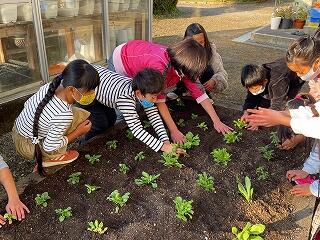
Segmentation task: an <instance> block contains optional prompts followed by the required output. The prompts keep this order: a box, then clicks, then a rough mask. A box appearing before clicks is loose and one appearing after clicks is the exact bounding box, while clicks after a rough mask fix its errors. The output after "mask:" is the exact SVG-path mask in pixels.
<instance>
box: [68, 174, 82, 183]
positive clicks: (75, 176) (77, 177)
mask: <svg viewBox="0 0 320 240" xmlns="http://www.w3.org/2000/svg"><path fill="white" fill-rule="evenodd" d="M80 176H81V172H75V173H72V174H70V175H69V178H68V180H67V182H68V183H70V184H72V185H74V184H77V183H79V181H80Z"/></svg>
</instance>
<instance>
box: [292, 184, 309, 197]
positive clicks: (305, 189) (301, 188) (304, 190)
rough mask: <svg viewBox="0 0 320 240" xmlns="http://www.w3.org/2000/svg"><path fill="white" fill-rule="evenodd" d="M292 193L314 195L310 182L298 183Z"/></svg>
mask: <svg viewBox="0 0 320 240" xmlns="http://www.w3.org/2000/svg"><path fill="white" fill-rule="evenodd" d="M290 193H291V194H292V195H296V196H310V195H312V193H311V191H310V184H302V185H296V186H294V187H293V188H292V189H291V190H290Z"/></svg>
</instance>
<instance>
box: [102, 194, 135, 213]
mask: <svg viewBox="0 0 320 240" xmlns="http://www.w3.org/2000/svg"><path fill="white" fill-rule="evenodd" d="M129 196H130V193H129V192H127V193H125V194H123V195H122V196H121V194H120V193H119V191H118V190H114V191H113V192H112V193H111V194H110V195H109V197H108V198H107V199H108V200H109V201H110V202H112V203H114V204H116V209H115V213H118V212H119V210H120V208H122V207H123V206H124V205H125V204H126V202H128V200H129Z"/></svg>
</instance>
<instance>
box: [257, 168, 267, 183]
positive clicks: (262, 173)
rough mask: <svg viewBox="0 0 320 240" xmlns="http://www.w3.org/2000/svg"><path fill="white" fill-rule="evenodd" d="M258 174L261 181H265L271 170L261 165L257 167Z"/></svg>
mask: <svg viewBox="0 0 320 240" xmlns="http://www.w3.org/2000/svg"><path fill="white" fill-rule="evenodd" d="M256 174H257V175H258V180H259V181H265V180H267V179H268V177H269V172H268V171H267V169H266V168H265V167H264V166H260V167H258V168H257V169H256Z"/></svg>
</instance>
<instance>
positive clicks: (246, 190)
mask: <svg viewBox="0 0 320 240" xmlns="http://www.w3.org/2000/svg"><path fill="white" fill-rule="evenodd" d="M237 183H238V190H239V192H240V193H241V195H242V196H243V197H244V198H245V199H246V200H247V202H248V203H250V202H251V201H252V196H253V188H252V187H251V180H250V178H249V177H248V176H246V177H245V178H244V183H245V186H243V184H242V183H241V181H240V179H239V177H238V176H237Z"/></svg>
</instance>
